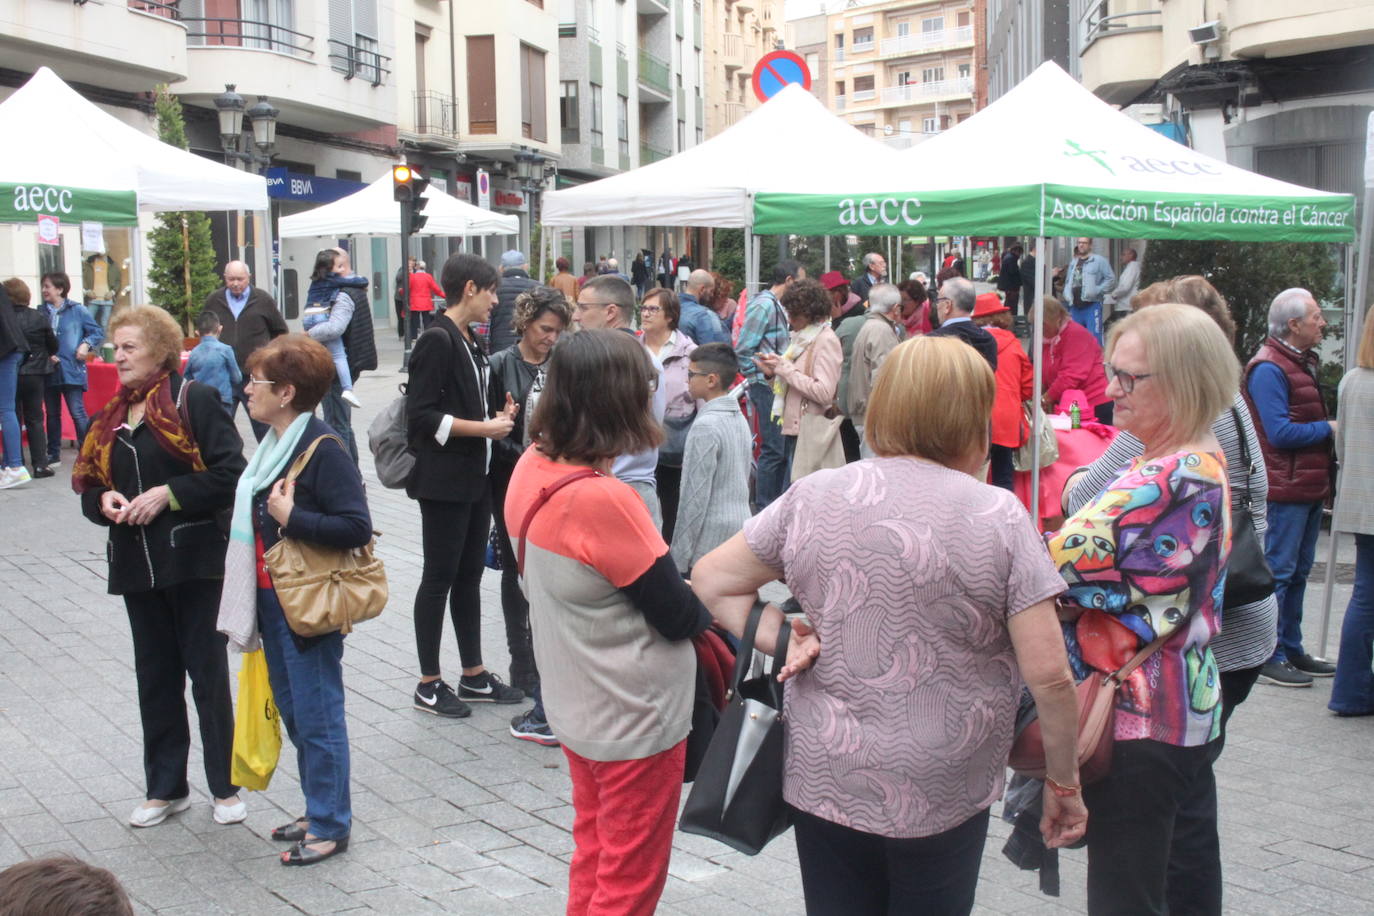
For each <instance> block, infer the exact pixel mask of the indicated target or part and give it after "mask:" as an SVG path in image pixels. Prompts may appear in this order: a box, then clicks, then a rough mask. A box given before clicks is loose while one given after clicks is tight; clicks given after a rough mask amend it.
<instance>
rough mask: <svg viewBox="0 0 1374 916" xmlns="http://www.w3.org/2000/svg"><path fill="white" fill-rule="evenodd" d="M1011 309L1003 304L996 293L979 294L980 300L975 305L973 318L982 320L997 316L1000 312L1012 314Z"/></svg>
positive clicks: (975, 301)
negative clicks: (986, 316) (984, 317)
mask: <svg viewBox="0 0 1374 916" xmlns="http://www.w3.org/2000/svg"><path fill="white" fill-rule="evenodd" d="M1010 311H1011V309H1009V308H1007V307H1006V306H1005V305H1003V304H1002V300H1001V299H1000V298H999V297H998V295H997V294H996V293H979V294H978V298H977V299H975V300H974V303H973V317H974V318H982V317H983V316H985V315H996V314H997V313H998V312H1010Z"/></svg>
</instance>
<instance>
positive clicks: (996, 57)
mask: <svg viewBox="0 0 1374 916" xmlns="http://www.w3.org/2000/svg"><path fill="white" fill-rule="evenodd" d="M987 23H988V24H987V73H988V101H990V102H994V101H996V100H997V99H999V98H1001V97H1002V95H1003V94H1004V93H1006V92H1007V91H1008V90H1009V89H1011V88H1012V87H1013V86H1015V85H1016V84H1017V83H1019V82H1021V80H1023V79H1025V78H1026V77H1027V76H1029V75H1030V73H1031V71H1032V70H1034V69H1035V68H1036V67H1038V66H1040V65H1041V64H1043V63H1044V62H1045V61H1047V60H1050V61H1054V62H1055V63H1057V64H1058V65H1059V66H1060V67H1062V68H1063V69H1065V70H1067V71H1068V72H1070V73H1074V72H1076V67H1077V58H1076V57H1072V58H1071V54H1070V43H1069V0H987Z"/></svg>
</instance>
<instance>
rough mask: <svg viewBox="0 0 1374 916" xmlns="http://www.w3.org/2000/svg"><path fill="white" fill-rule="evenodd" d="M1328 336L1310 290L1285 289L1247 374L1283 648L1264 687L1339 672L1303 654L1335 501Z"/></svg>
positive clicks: (1308, 682) (1304, 683)
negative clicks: (1306, 606)
mask: <svg viewBox="0 0 1374 916" xmlns="http://www.w3.org/2000/svg"><path fill="white" fill-rule="evenodd" d="M1325 329H1326V319H1324V318H1323V317H1322V312H1321V308H1320V307H1319V306H1318V305H1317V300H1316V299H1315V298H1313V296H1312V294H1311V293H1310V292H1308V291H1307V290H1305V289H1286V290H1284V291H1283V292H1281V293H1279V294H1278V295H1277V296H1275V297H1274V301H1273V303H1272V304H1271V305H1270V306H1269V336H1268V338H1266V339H1265V341H1264V343H1263V345H1261V346H1260V348H1259V351H1258V352H1257V353H1256V354H1255V356H1254V358H1253V359H1251V360H1250V362H1249V363H1248V364H1247V365H1246V367H1245V400H1246V402H1247V403H1248V404H1249V405H1250V414H1251V416H1253V417H1254V419H1255V420H1256V421H1257V422H1256V423H1255V432H1256V433H1258V434H1259V441H1260V451H1261V452H1262V453H1263V454H1264V463H1265V467H1266V468H1267V470H1268V478H1269V506H1268V520H1269V533H1268V535H1267V536H1266V537H1265V542H1264V557H1265V559H1266V560H1268V561H1269V568H1270V569H1271V570H1272V571H1273V573H1274V597H1275V598H1277V599H1278V603H1279V632H1278V646H1277V647H1276V648H1275V649H1274V655H1273V657H1272V658H1270V659H1269V661H1268V662H1266V663H1265V665H1264V667H1263V668H1262V669H1261V670H1260V680H1262V681H1264V682H1265V683H1268V684H1274V685H1277V686H1280V687H1310V686H1312V678H1313V677H1331V676H1332V675H1333V674H1335V672H1336V667H1335V666H1334V665H1331V664H1328V663H1327V662H1325V661H1322V660H1320V659H1316V658H1313V657H1312V656H1311V655H1308V654H1307V652H1305V651H1304V650H1303V647H1302V605H1303V598H1304V597H1305V595H1306V591H1307V576H1308V574H1309V573H1310V572H1311V571H1312V561H1313V559H1314V557H1315V556H1316V551H1317V534H1318V532H1319V531H1320V530H1321V520H1322V505H1323V503H1324V502H1325V500H1326V498H1327V497H1328V496H1329V495H1331V471H1332V450H1331V445H1332V440H1333V438H1334V436H1335V432H1336V423H1335V422H1334V421H1332V420H1329V419H1327V413H1326V397H1325V391H1324V390H1323V389H1322V384H1321V380H1320V375H1319V370H1320V368H1321V360H1320V359H1319V358H1318V356H1317V353H1316V350H1315V348H1316V346H1317V345H1318V344H1319V343H1321V339H1322V334H1323V332H1324V331H1325Z"/></svg>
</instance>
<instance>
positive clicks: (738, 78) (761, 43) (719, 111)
mask: <svg viewBox="0 0 1374 916" xmlns="http://www.w3.org/2000/svg"><path fill="white" fill-rule="evenodd" d="M701 6H702V17H703V20H702V21H703V25H704V28H705V31H706V34H705V39H704V44H705V58H704V60H703V65H704V68H705V78H704V84H705V86H706V93H705V96H706V136H708V137H714V136H715V135H716V134H718V133H720V132H721V131H723V130H725V128H727V127H729V126H730V125H731V124H734V123H736V122H737V121H739V120H740V118H743V117H744V116H745V115H746V114H748V113H749V112H751V111H753V110H754V109H755V108H757V107H758V106H759V105H760V104H761V103H760V102H759V100H758V98H757V97H755V95H754V89H753V78H754V65H755V64H756V63H758V60H759V58H761V57H763V55H765V54H767V53H768V52H769V51H774V50H777V48H778V45H779V42H781V40H782V37H783V35H782V26H783V0H702V3H701Z"/></svg>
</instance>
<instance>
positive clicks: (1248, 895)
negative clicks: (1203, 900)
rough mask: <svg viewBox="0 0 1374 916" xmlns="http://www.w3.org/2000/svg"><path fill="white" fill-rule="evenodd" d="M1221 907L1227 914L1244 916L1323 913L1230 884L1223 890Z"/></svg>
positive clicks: (1290, 901)
mask: <svg viewBox="0 0 1374 916" xmlns="http://www.w3.org/2000/svg"><path fill="white" fill-rule="evenodd" d="M1221 906H1222V910H1223V911H1224V912H1226V913H1237V914H1244V916H1305V914H1308V913H1319V912H1322V911H1321V910H1314V909H1310V908H1309V907H1307V906H1304V905H1303V904H1302V903H1300V902H1298V901H1295V900H1288V899H1285V898H1283V897H1280V896H1275V895H1274V894H1266V893H1262V892H1260V891H1252V890H1250V889H1248V888H1243V887H1233V886H1231V885H1229V884H1228V885H1226V886H1225V887H1224V888H1223V889H1222V899H1221Z"/></svg>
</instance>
